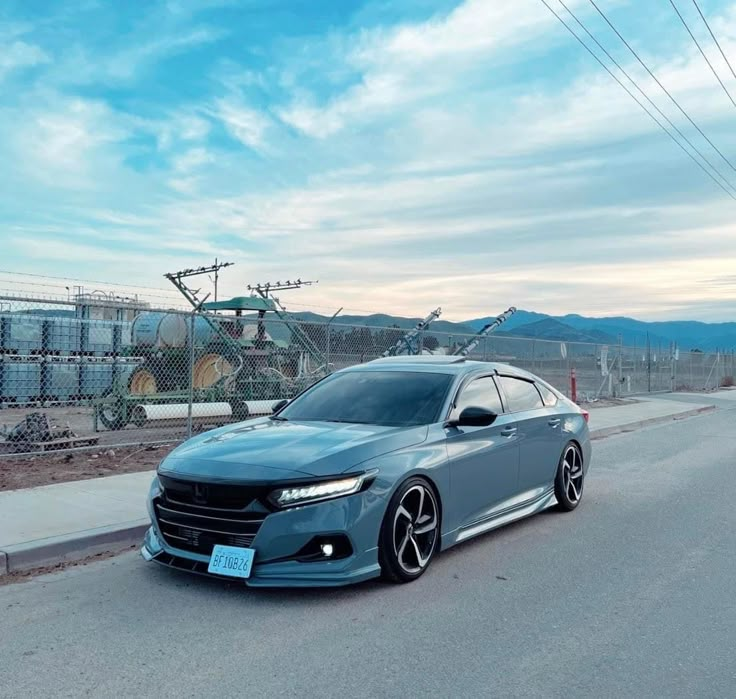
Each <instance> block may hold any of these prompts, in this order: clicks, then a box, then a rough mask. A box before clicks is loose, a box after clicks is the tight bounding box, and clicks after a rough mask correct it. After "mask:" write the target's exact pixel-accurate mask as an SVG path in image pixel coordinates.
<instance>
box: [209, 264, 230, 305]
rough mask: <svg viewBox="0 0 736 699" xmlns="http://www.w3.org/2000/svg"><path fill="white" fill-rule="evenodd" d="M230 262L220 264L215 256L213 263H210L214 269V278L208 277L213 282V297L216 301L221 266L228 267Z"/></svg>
mask: <svg viewBox="0 0 736 699" xmlns="http://www.w3.org/2000/svg"><path fill="white" fill-rule="evenodd" d="M231 264H232V263H231V262H227V263H225V264H222V265H221V264H219V262H218V261H217V258H215V264H214V265H212V269H213V270H214V271H215V278H214V279H213V278H212V277H210V281H211V282H213V283H214V285H215V298H214V300H215V301H217V282H218V280H219V279H220V270H221V269H222V268H223V267H229V266H230V265H231Z"/></svg>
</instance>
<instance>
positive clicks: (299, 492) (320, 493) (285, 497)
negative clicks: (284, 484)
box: [272, 475, 365, 506]
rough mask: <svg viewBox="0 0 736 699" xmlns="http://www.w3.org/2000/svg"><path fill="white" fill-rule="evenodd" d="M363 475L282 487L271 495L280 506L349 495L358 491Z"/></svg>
mask: <svg viewBox="0 0 736 699" xmlns="http://www.w3.org/2000/svg"><path fill="white" fill-rule="evenodd" d="M364 481H365V475H360V476H354V477H352V478H343V479H341V480H339V481H328V482H326V483H315V484H313V485H305V486H297V487H295V488H283V489H282V490H277V491H275V492H274V493H273V495H272V497H273V499H274V501H275V502H276V503H278V504H279V505H281V506H288V505H295V504H298V503H302V502H309V501H313V500H326V499H329V498H335V497H340V496H342V495H351V494H352V493H356V492H358V490H360V488H361V486H362V485H363V482H364Z"/></svg>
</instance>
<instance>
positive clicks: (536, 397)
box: [141, 356, 591, 586]
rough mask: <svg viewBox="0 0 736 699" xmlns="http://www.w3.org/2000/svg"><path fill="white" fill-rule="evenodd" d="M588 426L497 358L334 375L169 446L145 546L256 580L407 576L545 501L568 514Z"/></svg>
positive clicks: (397, 363) (546, 389) (303, 582)
mask: <svg viewBox="0 0 736 699" xmlns="http://www.w3.org/2000/svg"><path fill="white" fill-rule="evenodd" d="M587 421H588V414H587V413H586V412H585V411H583V410H581V409H580V408H579V407H578V406H577V405H575V404H574V403H572V402H571V401H569V400H568V399H567V398H565V396H563V395H562V394H561V393H559V392H558V391H556V390H555V389H554V388H552V387H551V386H549V385H548V384H547V383H545V382H544V381H542V380H541V379H539V378H538V377H536V376H533V375H532V374H529V373H527V372H525V371H522V370H520V369H517V368H515V367H511V366H507V365H504V364H495V363H486V362H476V361H471V360H467V359H465V358H462V357H440V356H418V357H394V358H386V359H378V360H376V361H373V362H369V363H367V364H362V365H359V366H355V367H351V368H348V369H343V370H342V371H338V372H336V373H334V374H332V375H330V376H329V377H327V378H325V379H323V380H322V381H320V382H319V383H317V384H315V385H314V386H312V387H311V388H309V389H308V390H307V391H305V392H304V393H302V394H301V395H300V396H298V397H297V398H295V399H293V400H292V401H290V402H289V403H287V404H286V405H283V406H280V407H279V409H277V411H276V412H275V413H274V414H273V415H271V416H269V417H264V418H258V419H255V420H249V421H247V422H243V423H240V424H236V425H229V426H227V427H223V428H220V429H216V430H213V431H211V432H207V433H204V434H202V435H200V436H198V437H195V438H194V439H191V440H189V441H187V442H185V443H184V444H182V445H181V446H180V447H178V448H177V449H175V450H174V451H173V452H171V454H170V455H169V456H167V457H166V458H165V459H164V460H163V461H162V463H161V464H160V466H159V468H158V473H157V476H156V478H155V479H154V481H153V483H152V485H151V490H150V494H149V501H148V504H149V512H150V515H151V520H152V526H151V528H150V529H149V531H148V532H147V534H146V537H145V541H144V544H143V547H142V550H141V553H142V555H143V557H144V558H145V559H147V560H153V561H156V562H158V563H161V564H164V565H168V566H171V567H175V568H180V569H185V570H189V571H193V572H199V573H204V574H209V575H214V576H219V577H223V578H229V579H233V578H239V579H242V580H243V581H245V582H246V583H247V584H248V585H253V586H311V585H344V584H347V583H353V582H358V581H362V580H366V579H369V578H373V577H377V576H380V575H382V576H383V577H385V578H387V579H389V580H392V581H396V582H409V581H412V580H415V579H416V578H418V577H419V576H420V575H422V574H423V573H424V572H425V571H426V570H427V568H428V566H429V565H430V563H431V562H432V559H433V558H434V556H435V555H436V554H437V553H438V552H439V551H440V550H442V549H447V548H450V547H451V546H454V545H455V544H458V543H460V542H462V541H465V540H466V539H469V538H471V537H474V536H478V535H479V534H483V533H485V532H488V531H490V530H492V529H495V528H497V527H499V526H502V525H504V524H508V523H509V522H513V521H515V520H518V519H520V518H522V517H527V516H529V515H532V514H535V513H537V512H540V511H541V510H544V509H545V508H548V507H550V506H552V505H557V507H558V509H560V510H562V511H571V510H574V509H575V508H576V507H577V506H578V504H579V503H580V499H581V497H582V495H583V486H584V482H585V477H586V474H587V471H588V468H589V465H590V456H591V446H590V439H589V434H588V425H587Z"/></svg>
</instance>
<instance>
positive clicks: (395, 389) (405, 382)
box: [279, 371, 452, 427]
mask: <svg viewBox="0 0 736 699" xmlns="http://www.w3.org/2000/svg"><path fill="white" fill-rule="evenodd" d="M451 382H452V375H451V374H440V373H435V372H427V371H415V372H412V371H350V372H346V373H344V374H335V375H334V376H331V377H329V378H327V379H325V380H324V381H321V382H320V383H318V384H317V385H316V386H314V387H313V388H311V389H310V390H308V391H307V392H306V393H304V394H303V395H301V396H300V397H299V398H297V399H295V400H294V402H293V403H292V404H291V405H289V406H287V407H286V408H285V409H284V410H283V411H282V412H281V413H280V414H279V417H280V418H284V419H287V420H294V421H305V420H307V421H312V420H315V421H317V420H319V421H323V422H349V423H354V424H366V425H391V426H401V427H409V426H413V425H427V424H429V423H432V422H436V421H437V420H438V419H439V414H440V410H441V409H442V405H443V403H444V400H445V396H446V395H447V392H448V389H449V388H450V384H451Z"/></svg>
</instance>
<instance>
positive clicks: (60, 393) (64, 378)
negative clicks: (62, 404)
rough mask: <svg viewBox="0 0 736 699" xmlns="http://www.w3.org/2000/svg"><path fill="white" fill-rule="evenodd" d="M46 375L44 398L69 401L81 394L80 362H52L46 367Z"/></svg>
mask: <svg viewBox="0 0 736 699" xmlns="http://www.w3.org/2000/svg"><path fill="white" fill-rule="evenodd" d="M46 376H47V379H46V381H45V382H44V384H45V385H44V387H43V388H44V390H43V396H44V398H48V399H49V400H60V401H67V400H72V399H73V398H76V397H77V396H79V364H77V363H72V362H51V363H50V364H48V365H47V367H46Z"/></svg>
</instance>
